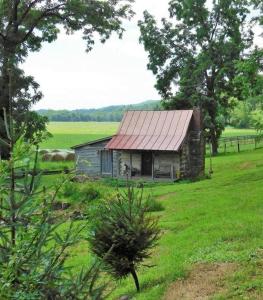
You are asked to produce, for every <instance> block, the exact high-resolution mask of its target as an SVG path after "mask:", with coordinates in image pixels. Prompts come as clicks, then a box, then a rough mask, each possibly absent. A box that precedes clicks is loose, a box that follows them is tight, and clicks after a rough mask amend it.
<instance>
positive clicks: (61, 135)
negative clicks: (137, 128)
mask: <svg viewBox="0 0 263 300" xmlns="http://www.w3.org/2000/svg"><path fill="white" fill-rule="evenodd" d="M118 126H119V123H117V122H50V123H49V124H48V131H49V132H50V133H51V134H52V135H53V137H52V138H49V139H48V140H47V141H45V142H43V143H42V144H41V148H42V149H69V148H70V147H72V146H74V145H77V144H81V143H85V142H88V141H92V140H96V139H100V138H103V137H106V136H110V135H113V134H114V133H115V132H116V130H117V128H118Z"/></svg>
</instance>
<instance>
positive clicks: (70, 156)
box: [66, 153, 75, 161]
mask: <svg viewBox="0 0 263 300" xmlns="http://www.w3.org/2000/svg"><path fill="white" fill-rule="evenodd" d="M74 160H75V153H67V156H66V161H74Z"/></svg>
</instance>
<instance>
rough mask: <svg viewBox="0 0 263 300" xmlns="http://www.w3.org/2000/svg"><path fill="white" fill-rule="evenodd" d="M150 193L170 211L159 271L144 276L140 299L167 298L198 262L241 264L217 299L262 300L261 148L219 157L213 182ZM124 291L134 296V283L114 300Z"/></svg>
mask: <svg viewBox="0 0 263 300" xmlns="http://www.w3.org/2000/svg"><path fill="white" fill-rule="evenodd" d="M151 191H152V192H153V194H154V196H155V197H156V198H157V199H159V201H161V202H162V204H163V205H164V207H165V211H163V212H160V213H159V216H160V226H161V228H162V231H163V235H162V238H161V240H160V244H159V246H158V247H157V248H156V249H155V251H154V256H153V258H152V260H151V261H150V262H149V263H150V264H151V265H156V267H153V268H150V269H149V268H145V267H143V268H142V269H141V270H140V272H139V276H140V280H141V283H142V287H143V289H142V292H141V293H140V294H139V295H136V300H137V299H138V300H142V299H144V300H148V299H152V300H154V299H156V300H157V299H162V296H163V295H164V293H165V291H166V289H167V288H168V286H169V284H170V283H171V282H173V281H174V280H176V279H178V278H181V277H184V276H186V274H187V273H186V271H187V270H189V269H191V268H192V267H193V266H194V264H196V263H199V262H207V263H213V262H220V263H221V262H235V263H237V265H238V270H237V271H236V272H235V273H234V274H233V275H232V276H231V277H230V278H229V279H228V282H227V284H226V290H225V291H224V293H223V294H222V295H221V296H219V295H217V296H216V295H215V296H214V297H212V299H263V282H262V281H261V279H262V275H263V272H262V264H263V261H262V259H263V230H262V229H263V202H262V195H263V150H262V149H260V150H256V151H251V152H249V151H248V152H243V153H240V154H232V155H230V154H229V155H226V156H223V155H222V156H220V157H217V158H215V159H214V174H213V178H212V179H210V180H209V179H207V180H203V181H199V182H195V183H178V184H174V185H167V186H165V185H163V186H157V187H154V188H152V189H151ZM125 293H128V294H133V293H134V286H133V282H132V281H131V279H127V280H125V281H122V282H121V283H119V284H118V289H117V290H116V292H115V293H114V295H113V298H112V299H115V298H114V297H115V296H117V295H120V294H125ZM246 297H248V298H246ZM134 299H135V298H134Z"/></svg>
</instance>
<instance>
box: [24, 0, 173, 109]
mask: <svg viewBox="0 0 263 300" xmlns="http://www.w3.org/2000/svg"><path fill="white" fill-rule="evenodd" d="M168 2H169V0H136V1H135V4H134V6H133V9H134V11H135V12H136V16H135V17H134V18H133V19H132V20H131V21H129V22H128V21H125V24H124V27H125V29H126V31H125V33H124V36H123V38H122V39H121V40H120V39H118V37H117V36H116V35H115V34H113V35H112V37H111V38H110V39H109V40H108V41H107V42H106V43H105V44H101V43H97V44H96V45H95V47H94V48H93V50H92V51H91V52H89V53H86V52H85V41H84V40H83V39H82V35H81V33H80V32H78V33H75V34H73V35H66V34H65V33H63V32H62V33H61V34H60V35H59V38H58V39H57V40H56V41H55V42H53V43H51V44H48V43H45V44H43V47H42V49H41V50H40V51H39V52H36V53H30V55H29V57H28V58H27V60H26V62H25V63H24V65H23V68H24V71H25V72H26V74H28V75H33V76H34V77H35V79H36V81H37V82H38V83H39V84H40V89H41V91H42V92H43V94H44V97H43V99H42V100H41V101H40V102H38V103H37V104H36V105H35V106H34V109H41V108H44V109H80V108H98V107H104V106H109V105H119V104H133V103H139V102H142V101H146V100H159V99H160V96H159V95H158V93H157V91H156V90H155V88H154V84H155V77H154V75H153V74H152V72H151V71H149V70H147V62H148V58H147V53H146V52H145V51H144V48H143V45H142V44H139V34H140V33H139V28H138V27H137V22H138V20H140V19H142V15H143V11H144V10H145V9H146V10H148V11H149V12H150V13H151V14H153V15H154V16H155V17H156V18H157V19H161V18H162V17H165V16H167V14H168Z"/></svg>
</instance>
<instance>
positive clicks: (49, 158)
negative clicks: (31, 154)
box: [42, 153, 52, 161]
mask: <svg viewBox="0 0 263 300" xmlns="http://www.w3.org/2000/svg"><path fill="white" fill-rule="evenodd" d="M51 158H52V154H51V153H46V154H44V155H43V156H42V161H51Z"/></svg>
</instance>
